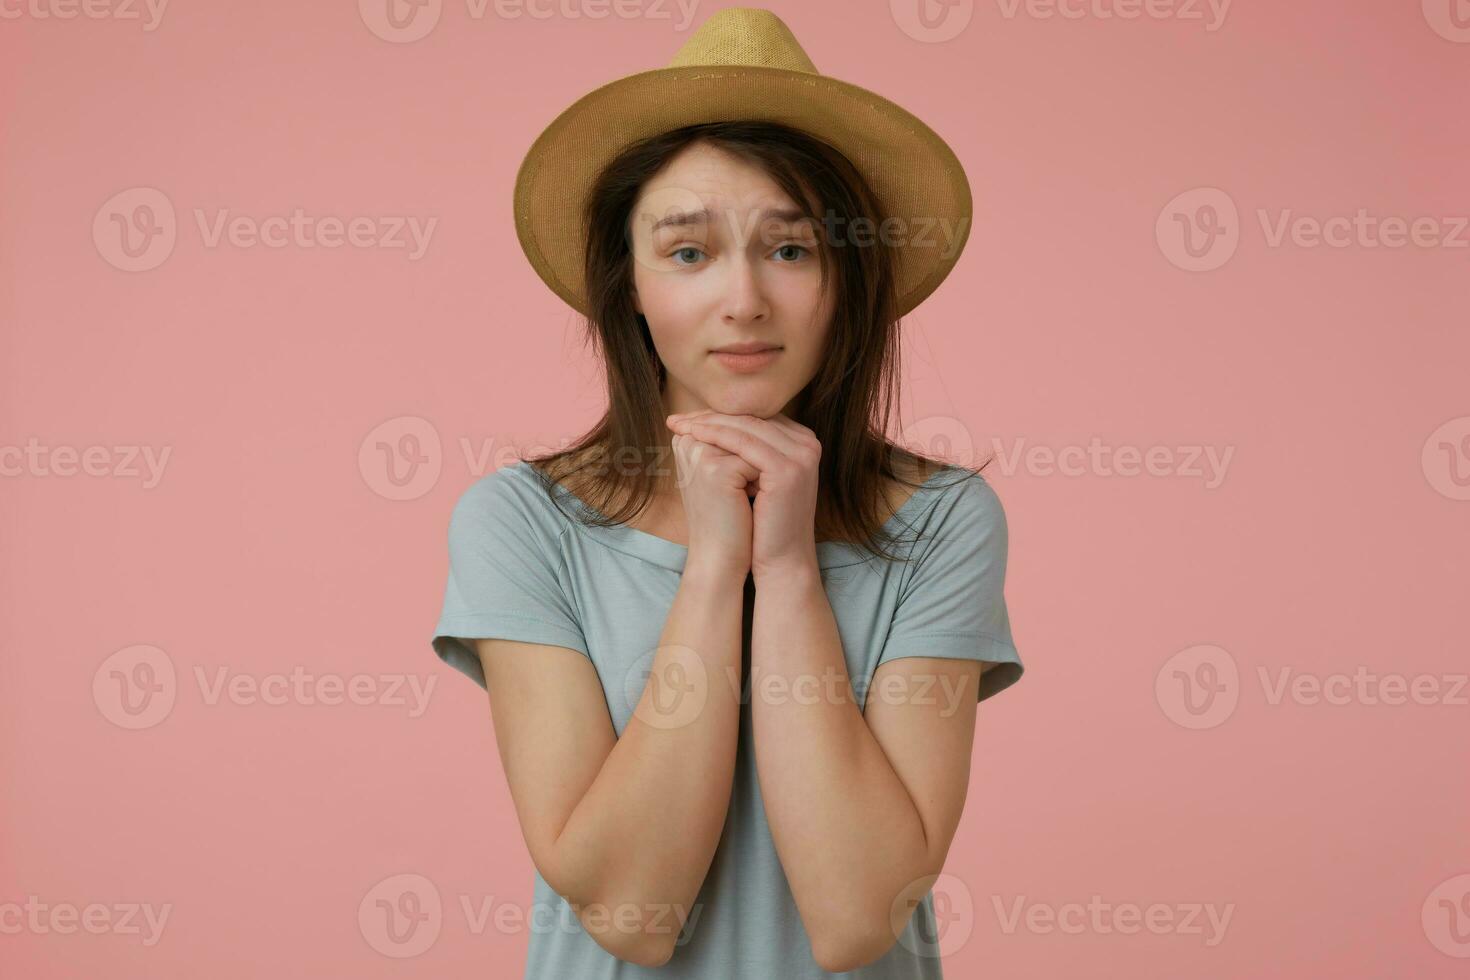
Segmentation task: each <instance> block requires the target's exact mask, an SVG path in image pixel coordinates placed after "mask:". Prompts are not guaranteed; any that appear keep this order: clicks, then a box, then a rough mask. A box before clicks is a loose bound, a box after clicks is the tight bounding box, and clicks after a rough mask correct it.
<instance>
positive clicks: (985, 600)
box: [432, 460, 1023, 980]
mask: <svg viewBox="0 0 1470 980" xmlns="http://www.w3.org/2000/svg"><path fill="white" fill-rule="evenodd" d="M545 485H546V484H545V482H544V480H543V477H542V475H541V473H540V472H539V471H538V470H536V469H535V468H533V467H532V466H531V465H530V464H529V463H527V462H525V461H524V460H521V461H518V462H516V463H514V464H512V465H510V466H506V467H502V468H501V469H499V470H496V471H495V472H493V473H490V474H487V475H486V476H484V477H481V478H480V479H478V480H477V481H476V482H475V483H473V484H471V485H470V486H469V487H468V488H467V489H466V490H465V491H464V493H463V494H462V495H461V497H460V499H459V500H458V502H457V503H456V504H455V507H454V511H453V514H452V516H451V518H450V522H449V580H448V585H447V587H446V589H445V595H444V605H443V611H442V613H441V615H440V617H439V623H438V626H437V627H435V630H434V637H433V640H432V645H433V648H434V650H435V652H436V653H438V655H439V656H440V657H441V658H442V659H443V660H444V661H445V662H446V663H448V664H450V665H452V666H453V667H455V668H456V669H458V670H460V671H462V672H463V673H465V674H467V675H468V676H470V677H471V678H473V679H474V680H475V681H476V682H477V683H478V684H480V686H481V687H483V686H484V685H485V677H484V672H483V669H482V667H481V664H480V661H479V657H478V656H477V655H476V654H475V652H474V647H473V644H472V643H469V642H467V641H468V640H469V639H471V638H492V637H493V638H502V639H508V640H521V641H524V642H529V643H542V644H552V645H556V646H563V647H568V648H570V649H572V650H575V651H577V652H578V653H581V654H583V655H584V656H586V657H587V658H588V659H589V660H591V661H592V665H593V666H594V667H595V668H596V670H597V676H598V678H599V679H600V680H601V682H602V688H603V694H604V697H605V699H606V702H607V709H608V714H609V715H610V716H611V719H612V723H613V728H614V730H615V731H616V732H617V733H618V735H619V736H621V735H622V732H623V729H624V728H625V727H626V726H627V724H628V722H629V720H630V719H631V718H632V716H633V709H634V708H635V707H636V706H637V704H638V701H639V698H640V697H641V695H642V692H643V686H644V682H645V681H646V679H647V676H648V668H649V666H650V665H651V663H652V653H653V651H654V650H655V649H656V648H657V647H658V642H659V638H660V636H661V635H662V633H663V628H664V621H665V619H666V618H667V616H668V612H669V609H670V607H671V606H672V605H673V601H674V594H675V592H676V590H677V589H678V587H679V578H680V573H681V572H682V570H683V568H684V560H685V557H686V556H687V554H688V549H687V548H685V547H684V546H683V545H679V544H675V543H674V542H672V541H668V540H666V539H664V538H660V537H657V536H656V535H652V534H649V533H647V532H645V531H640V530H637V529H636V528H631V527H628V526H627V525H616V526H611V527H597V526H594V525H583V524H580V523H578V522H577V521H576V520H575V518H574V517H573V516H571V515H572V514H592V513H593V511H592V509H591V508H590V506H589V505H587V504H585V503H584V502H583V501H582V500H580V499H579V498H577V497H576V496H574V495H573V494H572V493H571V492H570V491H569V490H567V489H566V488H564V487H562V486H560V485H556V486H555V492H556V495H557V499H558V500H559V501H561V502H562V507H564V508H566V510H567V513H564V512H563V511H562V510H561V509H559V508H558V507H557V506H556V504H554V503H553V502H552V500H551V499H550V498H549V497H548V495H547V492H546V490H545V488H544V487H545ZM886 527H887V529H888V530H889V531H890V532H892V533H897V534H900V535H901V536H902V538H901V540H900V541H899V542H896V543H895V544H891V545H889V546H888V547H889V550H890V551H894V552H896V553H898V554H903V555H906V556H907V555H917V556H918V558H917V560H914V561H910V562H906V563H905V562H896V561H887V560H884V559H882V558H880V557H878V556H876V555H873V554H872V553H870V552H867V551H864V550H863V549H861V548H859V547H858V546H857V545H852V544H847V543H844V542H832V541H823V542H818V543H817V560H818V564H819V566H820V568H821V575H822V583H823V585H824V586H825V588H826V592H827V598H828V600H829V602H830V603H831V606H832V612H833V614H834V616H835V618H836V620H837V628H838V631H839V633H840V635H841V638H842V649H843V654H844V656H845V658H846V660H847V669H848V676H849V679H850V680H851V682H852V686H853V690H854V694H855V695H856V696H857V701H858V703H859V705H865V704H866V695H867V691H868V686H869V684H870V683H871V680H872V677H873V673H874V671H876V670H877V668H878V665H879V664H881V663H884V662H886V661H888V660H894V659H897V658H899V657H946V658H958V659H965V660H979V661H981V662H982V663H983V665H984V673H983V674H982V675H981V681H980V689H979V700H982V701H983V700H984V699H986V698H988V697H991V696H993V695H995V694H996V693H998V692H999V691H1002V690H1004V689H1005V688H1007V687H1010V686H1011V685H1012V684H1014V683H1015V682H1016V681H1017V680H1019V679H1020V677H1021V673H1022V670H1023V667H1022V665H1021V660H1020V657H1019V656H1018V655H1017V653H1016V648H1015V645H1014V643H1013V641H1012V639H1011V628H1010V621H1009V617H1008V616H1007V613H1006V603H1005V597H1004V594H1003V590H1004V584H1005V567H1006V547H1007V545H1006V521H1005V515H1004V513H1003V511H1002V509H1001V503H1000V499H999V498H998V497H997V496H996V494H995V491H994V490H993V489H992V488H991V487H990V484H989V483H988V482H987V481H986V480H985V479H984V477H982V476H980V475H979V474H977V473H974V472H972V471H968V470H964V469H960V468H957V467H953V466H950V467H945V468H942V469H939V470H936V471H935V472H934V473H933V474H932V475H931V476H930V477H929V479H928V480H926V481H925V482H924V484H923V486H921V487H920V488H919V489H917V490H915V491H914V492H913V495H912V496H910V497H909V499H908V500H907V501H906V502H905V503H904V504H903V505H902V506H901V507H900V508H899V510H898V511H897V512H896V513H895V514H894V515H893V517H892V518H891V519H890V520H889V521H888V523H887V525H886ZM915 534H917V535H918V539H917V541H916V542H915V541H914V540H913V538H914V535H915ZM753 601H754V588H753V585H752V580H751V579H749V578H747V581H746V591H745V626H744V639H743V654H744V682H743V683H744V685H745V686H744V687H743V688H742V704H741V712H740V735H739V742H738V748H737V751H736V759H735V774H734V783H733V787H732V793H731V798H730V809H729V813H728V815H727V816H726V819H725V826H724V830H723V833H722V836H721V838H720V843H719V846H718V849H717V850H716V851H715V855H714V859H713V861H712V863H711V865H710V869H709V872H708V874H707V875H706V877H705V880H704V884H703V885H702V886H701V888H700V890H699V894H698V896H697V898H696V900H695V904H694V906H693V907H692V909H691V911H690V915H689V920H688V921H687V922H686V923H685V927H684V930H683V932H682V933H681V934H680V936H679V940H678V945H677V946H676V948H675V950H674V954H673V957H672V958H671V959H670V960H669V961H668V963H666V964H665V965H664V966H662V967H658V968H646V967H640V966H637V965H636V964H633V963H628V962H626V961H624V960H619V959H618V958H616V957H614V956H612V955H611V954H610V953H608V952H607V951H606V950H604V949H603V948H602V947H601V946H599V945H598V944H597V942H596V941H595V940H594V939H593V938H592V937H591V936H590V935H589V934H587V933H586V932H585V930H584V929H583V928H582V925H581V923H580V922H579V921H578V919H577V917H576V914H575V912H574V911H573V909H572V907H571V906H570V905H569V904H568V903H567V902H566V900H565V899H563V898H562V897H561V896H560V895H558V894H557V893H556V892H555V891H553V890H552V888H551V887H550V886H549V885H548V884H547V883H546V881H545V880H544V879H543V878H542V877H541V875H540V873H539V872H538V873H537V874H536V876H535V888H534V895H533V903H532V908H531V910H530V912H531V914H530V915H528V917H527V921H528V928H529V931H530V949H529V953H528V960H527V964H526V973H525V977H526V980H613V978H618V980H631V978H640V980H641V978H647V980H772V978H779V980H818V978H827V977H837V976H842V977H854V978H861V980H938V978H940V977H942V976H943V974H942V972H941V968H940V959H939V950H940V948H941V944H942V937H941V936H939V935H937V934H936V931H935V915H934V905H933V901H934V896H933V892H932V891H931V892H930V893H928V894H927V895H925V896H924V899H923V900H922V901H921V902H920V903H919V904H918V905H917V906H916V907H915V909H914V914H913V916H912V917H911V918H910V920H909V923H908V926H907V928H906V929H905V931H904V933H903V935H901V936H900V937H899V939H898V941H897V942H895V943H894V944H893V947H892V948H891V949H890V950H889V951H888V952H887V953H886V954H885V955H884V956H883V957H882V958H881V959H879V960H877V961H876V962H874V963H871V964H869V965H868V966H865V967H863V968H861V969H858V970H853V971H849V972H847V973H842V974H834V973H829V972H827V971H826V970H823V969H822V968H821V967H820V966H818V965H817V962H816V960H814V959H813V958H812V951H811V944H810V942H809V941H808V939H807V935H806V930H805V929H804V928H803V926H802V922H801V916H800V913H799V912H798V911H797V907H796V903H795V901H794V900H793V899H792V895H791V890H790V886H789V885H788V884H787V881H786V876H785V873H784V872H783V870H782V867H781V863H780V860H779V859H778V857H777V854H776V848H775V844H774V843H773V841H772V839H771V831H770V827H769V825H768V824H767V822H766V815H765V809H764V806H763V805H762V802H761V793H760V784H759V782H758V781H757V778H756V768H755V746H754V739H753V737H752V730H751V715H750V692H749V686H748V685H749V672H750V623H751V610H752V608H753ZM942 696H943V695H940V697H942ZM853 860H855V861H860V860H863V855H860V854H859V855H853Z"/></svg>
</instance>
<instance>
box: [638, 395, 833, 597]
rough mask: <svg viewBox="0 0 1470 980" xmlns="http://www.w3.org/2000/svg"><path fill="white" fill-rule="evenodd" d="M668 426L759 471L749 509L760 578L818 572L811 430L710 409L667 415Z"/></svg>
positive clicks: (817, 453) (816, 454)
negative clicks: (721, 450) (737, 458)
mask: <svg viewBox="0 0 1470 980" xmlns="http://www.w3.org/2000/svg"><path fill="white" fill-rule="evenodd" d="M666 424H667V425H668V427H669V428H670V429H671V430H672V431H674V432H676V433H680V434H683V435H687V436H691V437H693V438H695V439H698V440H699V441H700V442H705V443H709V444H710V445H712V446H716V447H718V448H719V449H723V450H724V451H725V452H727V453H731V454H733V455H736V456H739V457H740V458H741V459H742V460H744V461H745V462H746V463H748V464H749V465H750V466H752V467H754V468H755V469H756V470H758V471H759V474H760V475H759V476H758V477H757V479H756V481H755V486H756V493H755V499H754V501H753V502H752V505H751V508H752V537H751V568H752V570H753V571H755V573H756V575H757V576H758V577H762V576H771V575H773V574H775V575H779V574H786V573H793V574H804V573H807V572H815V571H816V569H817V552H816V530H815V520H816V506H817V486H818V474H819V468H818V463H819V461H820V460H821V456H822V444H821V443H820V442H819V441H818V440H817V437H816V434H815V433H813V432H812V430H810V429H808V428H807V427H806V426H804V425H801V424H800V423H798V422H796V421H794V420H792V419H791V418H790V417H788V416H786V415H784V414H777V415H773V416H771V417H770V418H768V419H763V418H760V417H758V416H754V415H725V414H723V413H720V412H715V411H712V410H710V409H704V410H702V411H698V412H682V413H680V414H678V415H671V416H669V417H668V419H667V422H666Z"/></svg>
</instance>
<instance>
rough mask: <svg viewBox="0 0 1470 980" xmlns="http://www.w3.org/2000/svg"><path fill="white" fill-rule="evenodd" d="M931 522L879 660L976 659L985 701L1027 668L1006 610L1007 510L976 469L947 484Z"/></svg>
mask: <svg viewBox="0 0 1470 980" xmlns="http://www.w3.org/2000/svg"><path fill="white" fill-rule="evenodd" d="M926 523H927V526H926V527H924V528H922V529H921V536H920V538H919V541H918V542H917V543H916V545H915V552H914V553H915V554H916V555H917V556H918V557H916V558H914V559H912V560H911V565H912V567H911V569H910V574H909V575H908V577H907V582H906V584H905V586H904V587H903V589H902V592H901V594H900V596H899V600H898V604H897V606H896V608H895V609H894V612H893V620H892V623H891V624H890V627H889V631H888V638H887V641H886V642H885V643H884V646H883V650H882V652H881V653H880V654H879V656H878V664H880V665H881V664H884V663H887V662H888V661H890V660H897V659H899V658H900V657H943V658H948V659H960V660H978V661H980V662H981V665H982V666H981V670H982V673H981V675H980V689H979V692H978V696H977V698H976V700H979V701H984V700H985V699H986V698H988V697H991V696H993V695H995V694H998V693H999V692H1001V691H1003V690H1005V689H1006V688H1008V687H1010V686H1011V685H1012V684H1014V683H1016V681H1018V680H1020V678H1021V674H1022V672H1023V671H1024V669H1025V668H1024V666H1023V665H1022V663H1021V658H1020V655H1019V654H1017V652H1016V646H1015V641H1014V640H1013V639H1012V638H1011V621H1010V616H1009V614H1008V613H1007V610H1006V600H1005V577H1006V551H1007V546H1008V535H1007V527H1006V518H1005V511H1004V510H1003V509H1002V508H1001V503H1000V498H999V497H998V496H996V493H995V490H994V489H992V488H991V486H990V484H989V483H988V482H987V481H986V480H985V479H984V477H982V476H980V475H979V474H973V473H972V474H971V475H970V476H968V477H965V478H964V479H963V480H962V481H961V482H960V483H959V484H957V485H955V486H948V485H947V484H946V489H945V490H944V496H943V497H942V498H941V499H940V500H939V502H937V503H936V504H935V505H934V509H933V512H932V513H931V515H930V519H929V521H927V522H926ZM874 670H875V671H876V670H877V667H876V666H875V667H874Z"/></svg>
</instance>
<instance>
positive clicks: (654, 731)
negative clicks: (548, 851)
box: [555, 567, 744, 952]
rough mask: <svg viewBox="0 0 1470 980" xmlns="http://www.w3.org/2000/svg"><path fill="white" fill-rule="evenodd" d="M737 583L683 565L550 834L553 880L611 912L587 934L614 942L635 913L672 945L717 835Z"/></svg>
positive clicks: (730, 738) (734, 715)
mask: <svg viewBox="0 0 1470 980" xmlns="http://www.w3.org/2000/svg"><path fill="white" fill-rule="evenodd" d="M743 589H744V579H743V578H740V579H736V578H734V576H733V575H728V574H723V573H714V572H706V571H703V570H701V569H699V568H693V567H691V568H689V569H687V570H686V572H685V575H684V577H683V579H682V580H681V582H680V585H679V589H678V592H677V593H676V595H675V597H674V601H673V604H672V606H671V608H670V610H669V614H668V618H667V620H666V622H665V625H664V629H663V632H662V635H661V636H660V639H659V648H658V650H657V652H656V653H655V656H654V658H653V662H652V665H651V667H650V668H649V670H650V673H649V678H648V681H647V683H646V684H645V685H644V688H643V691H642V694H641V697H640V700H639V702H638V705H637V707H636V708H635V709H634V713H633V717H632V718H630V719H629V721H628V723H627V725H626V726H625V727H624V730H623V733H622V735H621V736H620V737H619V738H618V740H617V742H616V743H615V744H614V747H613V749H612V751H611V752H610V753H609V755H608V756H607V759H606V761H605V762H604V763H603V765H602V768H601V770H600V771H599V773H598V775H597V777H596V779H595V780H594V781H593V783H592V785H591V786H589V787H588V789H587V792H586V793H585V794H584V795H583V797H582V799H581V800H580V801H579V802H578V804H577V806H576V808H575V809H574V810H573V812H572V814H571V816H570V817H569V818H568V820H567V823H566V825H565V827H564V828H563V829H562V831H561V834H560V835H559V837H558V839H557V841H556V844H555V851H556V864H557V866H558V868H559V871H560V879H561V880H560V881H559V882H558V886H559V887H558V891H561V892H562V894H564V895H565V896H566V897H567V898H568V900H569V901H571V902H573V903H575V904H578V905H583V906H594V907H595V906H598V905H601V906H604V907H605V908H606V909H607V911H608V912H610V913H612V926H611V928H612V930H613V931H612V934H610V935H608V936H606V938H607V939H608V940H609V941H608V942H604V940H603V938H599V939H598V941H599V942H600V943H602V944H603V945H604V946H607V947H608V948H609V949H611V950H612V951H614V952H618V950H617V949H616V948H614V943H619V942H621V943H627V942H628V941H629V940H628V937H627V935H626V933H627V931H628V929H629V926H628V925H627V923H628V922H631V921H633V920H634V919H635V918H636V921H637V922H638V923H639V929H640V931H644V932H657V934H658V935H659V936H662V937H663V938H664V939H666V940H667V943H668V947H669V948H670V949H671V948H672V944H673V940H674V938H675V937H676V936H677V933H678V931H679V926H680V923H682V921H683V920H684V919H685V918H686V917H687V916H688V915H690V914H692V913H693V909H692V905H693V902H694V899H695V897H696V896H697V894H698V892H699V888H700V885H701V884H702V883H703V881H704V877H705V874H706V873H707V872H708V870H709V865H710V862H711V860H712V859H713V856H714V852H715V848H716V847H717V846H718V844H719V840H720V835H721V832H722V830H723V828H724V823H725V818H726V813H727V810H728V807H729V801H730V791H731V782H732V779H733V774H734V766H735V751H736V745H737V739H738V732H739V724H740V702H739V684H738V680H739V677H740V666H741V663H740V661H741V649H740V639H741V611H742V606H743V602H742V600H743ZM732 671H733V677H734V679H735V681H736V683H733V684H732V683H731V672H732ZM612 680H613V684H612V686H613V687H614V689H617V688H619V687H620V686H621V683H622V679H621V678H614V679H612ZM620 910H621V914H622V915H623V916H624V920H623V921H624V925H623V926H622V927H621V929H619V928H618V927H617V925H616V923H617V918H616V916H617V915H618V914H619V912H620ZM603 916H604V919H606V918H607V917H608V916H607V914H606V913H603ZM582 918H583V924H584V926H585V927H587V928H588V930H589V932H591V931H593V929H594V927H595V925H596V924H595V923H593V922H589V920H588V916H586V915H583V916H582ZM603 928H608V926H607V925H604V927H603ZM620 932H621V933H623V934H622V935H619V933H620ZM638 938H639V937H635V939H634V941H633V944H634V945H635V946H637V945H639V942H638ZM645 945H646V944H645ZM652 945H653V946H654V947H657V946H658V945H659V941H658V940H657V939H655V940H653V943H652Z"/></svg>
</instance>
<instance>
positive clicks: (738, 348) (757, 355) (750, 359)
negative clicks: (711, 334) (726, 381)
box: [710, 342, 782, 373]
mask: <svg viewBox="0 0 1470 980" xmlns="http://www.w3.org/2000/svg"><path fill="white" fill-rule="evenodd" d="M781 351H782V348H781V347H779V346H777V345H775V344H765V343H759V342H748V343H743V344H726V345H725V346H724V347H718V348H716V349H715V350H712V351H710V355H711V356H712V357H714V359H715V360H716V361H719V362H720V364H722V365H724V367H726V368H727V369H729V370H731V371H736V372H741V373H743V372H748V371H759V370H761V369H762V368H764V367H767V366H769V365H770V364H772V363H774V362H775V360H776V358H777V357H778V356H779V355H780V353H781Z"/></svg>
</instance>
